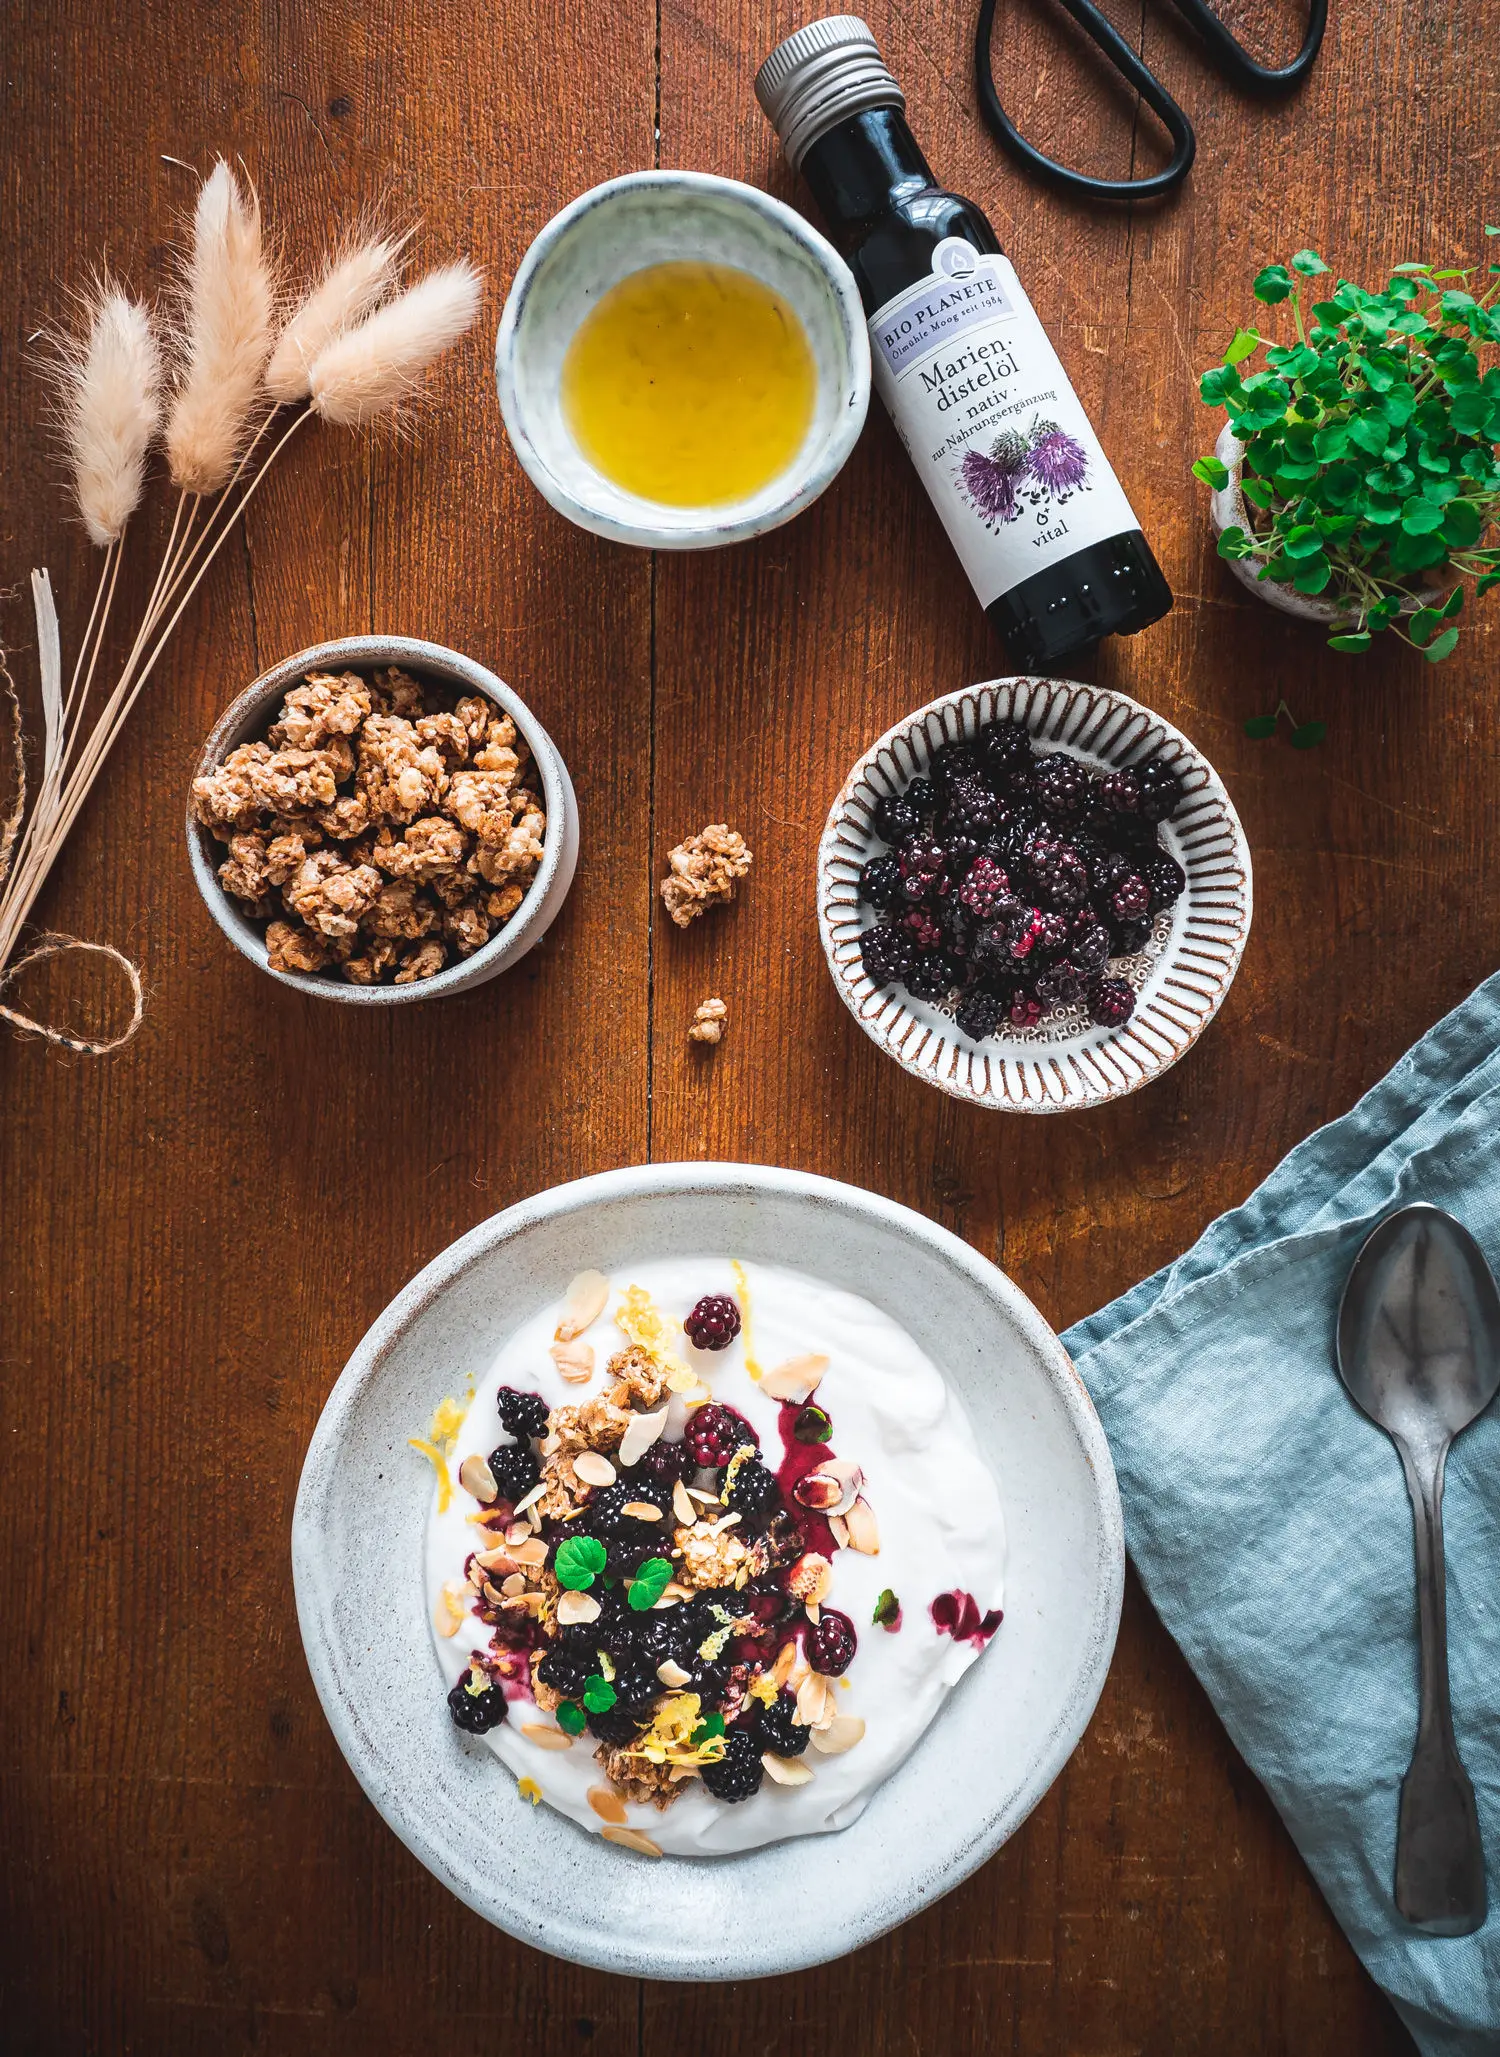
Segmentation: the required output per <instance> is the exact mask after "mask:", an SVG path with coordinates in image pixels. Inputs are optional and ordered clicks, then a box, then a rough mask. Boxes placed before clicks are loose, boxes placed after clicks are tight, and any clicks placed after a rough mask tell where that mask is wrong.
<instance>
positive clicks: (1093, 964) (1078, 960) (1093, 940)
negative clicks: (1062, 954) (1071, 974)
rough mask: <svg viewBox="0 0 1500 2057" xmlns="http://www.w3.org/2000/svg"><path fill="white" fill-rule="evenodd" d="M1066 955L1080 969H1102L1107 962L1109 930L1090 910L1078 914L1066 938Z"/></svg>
mask: <svg viewBox="0 0 1500 2057" xmlns="http://www.w3.org/2000/svg"><path fill="white" fill-rule="evenodd" d="M1068 955H1069V956H1070V957H1071V958H1072V960H1073V962H1074V963H1075V964H1076V965H1077V966H1078V969H1079V970H1080V971H1088V972H1095V971H1103V969H1104V967H1105V965H1106V964H1108V962H1109V930H1108V929H1107V928H1106V927H1105V926H1104V924H1103V922H1102V921H1098V920H1096V919H1095V917H1094V915H1093V913H1092V911H1090V912H1088V913H1087V914H1080V915H1079V917H1078V920H1077V922H1076V924H1075V925H1074V929H1073V933H1072V935H1071V936H1070V937H1069V939H1068Z"/></svg>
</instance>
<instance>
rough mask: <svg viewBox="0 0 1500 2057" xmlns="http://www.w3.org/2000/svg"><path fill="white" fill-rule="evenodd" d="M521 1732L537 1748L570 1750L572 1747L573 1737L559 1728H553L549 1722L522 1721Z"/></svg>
mask: <svg viewBox="0 0 1500 2057" xmlns="http://www.w3.org/2000/svg"><path fill="white" fill-rule="evenodd" d="M521 1733H522V1735H523V1736H525V1738H526V1740H527V1742H528V1743H535V1744H536V1746H537V1748H538V1749H539V1750H571V1749H572V1747H573V1738H572V1737H571V1736H565V1735H564V1734H563V1732H562V1730H561V1729H560V1728H553V1727H552V1725H551V1723H550V1722H545V1721H523V1722H522V1723H521Z"/></svg>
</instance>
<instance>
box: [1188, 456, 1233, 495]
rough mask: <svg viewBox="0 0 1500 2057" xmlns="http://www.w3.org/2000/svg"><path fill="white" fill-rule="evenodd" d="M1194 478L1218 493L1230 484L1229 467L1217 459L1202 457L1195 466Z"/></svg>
mask: <svg viewBox="0 0 1500 2057" xmlns="http://www.w3.org/2000/svg"><path fill="white" fill-rule="evenodd" d="M1193 477H1194V478H1195V479H1201V480H1202V482H1203V484H1204V485H1205V486H1212V487H1213V488H1214V490H1215V492H1218V491H1219V490H1220V489H1221V488H1223V487H1224V486H1227V485H1228V484H1229V466H1228V465H1227V464H1225V463H1223V462H1222V461H1221V460H1220V459H1219V458H1217V457H1200V458H1199V459H1198V462H1197V463H1196V464H1195V465H1194V466H1193Z"/></svg>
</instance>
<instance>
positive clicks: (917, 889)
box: [901, 871, 937, 907]
mask: <svg viewBox="0 0 1500 2057" xmlns="http://www.w3.org/2000/svg"><path fill="white" fill-rule="evenodd" d="M936 886H937V880H936V879H935V878H929V877H927V876H925V875H924V874H923V873H922V872H920V871H911V872H907V871H903V872H902V874H901V904H902V906H903V907H925V906H926V905H927V902H928V901H929V900H930V899H932V897H933V894H934V890H935V888H936Z"/></svg>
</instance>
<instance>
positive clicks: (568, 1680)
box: [536, 1643, 599, 1700]
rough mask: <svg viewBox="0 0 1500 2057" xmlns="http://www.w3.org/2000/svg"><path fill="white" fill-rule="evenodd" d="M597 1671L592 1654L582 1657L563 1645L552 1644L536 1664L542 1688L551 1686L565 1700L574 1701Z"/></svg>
mask: <svg viewBox="0 0 1500 2057" xmlns="http://www.w3.org/2000/svg"><path fill="white" fill-rule="evenodd" d="M598 1669H599V1664H598V1659H597V1657H596V1656H595V1655H594V1654H593V1653H592V1652H590V1654H589V1656H587V1657H583V1656H580V1655H578V1654H577V1653H576V1652H575V1651H572V1650H569V1649H568V1648H567V1647H566V1645H565V1644H562V1643H554V1644H553V1645H552V1648H551V1649H550V1650H549V1651H548V1652H547V1654H546V1656H545V1657H544V1658H543V1659H542V1661H541V1663H540V1664H538V1666H537V1668H536V1675H537V1677H538V1678H539V1679H540V1680H541V1682H542V1684H543V1685H544V1686H551V1688H552V1690H553V1692H554V1693H561V1694H562V1696H563V1698H564V1699H565V1700H576V1699H577V1698H578V1697H579V1695H580V1694H581V1693H582V1691H583V1689H584V1687H585V1685H587V1683H588V1681H589V1679H590V1678H591V1677H592V1676H593V1674H594V1673H595V1672H596V1671H597V1670H598Z"/></svg>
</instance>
